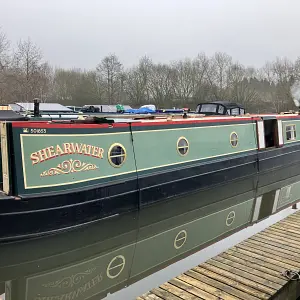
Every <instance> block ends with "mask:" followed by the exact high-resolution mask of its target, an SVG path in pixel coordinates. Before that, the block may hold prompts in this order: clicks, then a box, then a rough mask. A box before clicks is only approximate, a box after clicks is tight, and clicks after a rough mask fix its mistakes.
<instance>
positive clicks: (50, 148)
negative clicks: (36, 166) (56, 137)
mask: <svg viewBox="0 0 300 300" xmlns="http://www.w3.org/2000/svg"><path fill="white" fill-rule="evenodd" d="M47 150H48V152H49V158H53V157H56V153H55V151H54V147H53V146H50V147H48V148H47Z"/></svg>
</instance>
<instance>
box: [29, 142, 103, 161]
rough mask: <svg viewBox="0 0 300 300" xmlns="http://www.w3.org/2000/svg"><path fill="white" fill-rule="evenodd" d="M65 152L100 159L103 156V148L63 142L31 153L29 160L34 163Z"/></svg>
mask: <svg viewBox="0 0 300 300" xmlns="http://www.w3.org/2000/svg"><path fill="white" fill-rule="evenodd" d="M67 154H83V155H88V156H93V157H96V158H101V159H102V158H103V156H104V149H103V148H101V147H98V146H92V145H87V144H83V143H63V144H62V146H60V145H55V146H49V147H47V148H43V149H41V150H39V151H37V152H33V153H31V154H30V160H31V161H32V164H33V165H35V164H38V163H40V162H43V161H45V160H48V159H52V158H55V157H58V156H62V155H67Z"/></svg>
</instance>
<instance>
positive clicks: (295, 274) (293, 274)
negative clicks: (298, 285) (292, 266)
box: [281, 270, 300, 280]
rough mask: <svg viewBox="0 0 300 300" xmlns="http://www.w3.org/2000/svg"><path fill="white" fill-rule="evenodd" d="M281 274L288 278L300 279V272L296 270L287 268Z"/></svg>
mask: <svg viewBox="0 0 300 300" xmlns="http://www.w3.org/2000/svg"><path fill="white" fill-rule="evenodd" d="M281 274H282V275H283V276H285V277H286V278H288V279H289V280H300V272H297V271H294V270H286V271H284V272H282V273H281Z"/></svg>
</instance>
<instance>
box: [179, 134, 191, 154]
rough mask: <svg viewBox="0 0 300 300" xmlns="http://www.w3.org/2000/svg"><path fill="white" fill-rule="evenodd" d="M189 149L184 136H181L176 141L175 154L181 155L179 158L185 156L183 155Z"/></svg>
mask: <svg viewBox="0 0 300 300" xmlns="http://www.w3.org/2000/svg"><path fill="white" fill-rule="evenodd" d="M189 149H190V145H189V141H188V140H187V139H186V138H185V137H184V136H181V137H180V138H179V139H178V140H177V152H178V154H179V155H181V156H185V155H187V154H188V152H189Z"/></svg>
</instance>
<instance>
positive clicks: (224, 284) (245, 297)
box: [186, 267, 258, 300]
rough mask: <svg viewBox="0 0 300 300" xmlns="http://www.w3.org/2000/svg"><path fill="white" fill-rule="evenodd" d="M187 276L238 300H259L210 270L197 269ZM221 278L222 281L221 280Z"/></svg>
mask: <svg viewBox="0 0 300 300" xmlns="http://www.w3.org/2000/svg"><path fill="white" fill-rule="evenodd" d="M186 274H187V275H189V276H191V277H194V278H195V279H197V280H199V281H202V282H204V283H207V284H209V285H211V286H214V287H216V288H218V289H220V290H222V291H224V292H227V293H228V294H231V295H233V296H235V297H237V298H238V299H242V300H257V299H258V298H256V297H254V296H251V295H249V294H247V293H245V292H243V291H241V290H239V289H237V288H236V286H237V285H238V283H237V282H233V281H232V280H228V279H227V278H226V277H223V278H222V276H220V275H218V274H216V273H213V272H210V271H208V270H205V269H202V268H200V267H196V268H195V269H192V270H189V271H187V272H186ZM220 277H221V280H220Z"/></svg>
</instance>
